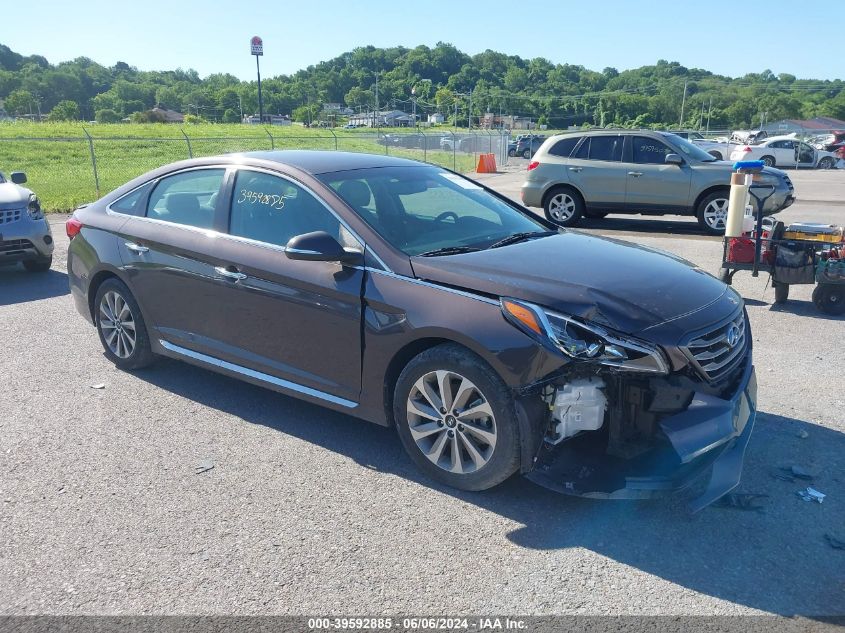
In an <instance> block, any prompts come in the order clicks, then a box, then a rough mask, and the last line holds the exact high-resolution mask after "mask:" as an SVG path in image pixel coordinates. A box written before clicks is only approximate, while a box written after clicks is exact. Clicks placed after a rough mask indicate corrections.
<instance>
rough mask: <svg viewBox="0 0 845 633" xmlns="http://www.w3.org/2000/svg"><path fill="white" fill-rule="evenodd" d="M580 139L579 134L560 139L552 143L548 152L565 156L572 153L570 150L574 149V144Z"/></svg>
mask: <svg viewBox="0 0 845 633" xmlns="http://www.w3.org/2000/svg"><path fill="white" fill-rule="evenodd" d="M580 140H581V137H580V136H576V137H574V138H564V139H561V140H559V141H558V142H557V143H555V144H554V145H552V148H551V149H550V150H549V154H551V155H552V156H563V157H564V158H566V157H568V156H569V155H570V154H571V153H572V150H573V149H575V146H576V145H578V141H580Z"/></svg>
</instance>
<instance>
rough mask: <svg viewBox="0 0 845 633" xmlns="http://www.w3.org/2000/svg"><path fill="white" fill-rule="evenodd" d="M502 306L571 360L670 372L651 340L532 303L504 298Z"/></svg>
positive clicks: (513, 319)
mask: <svg viewBox="0 0 845 633" xmlns="http://www.w3.org/2000/svg"><path fill="white" fill-rule="evenodd" d="M501 305H502V312H503V313H504V315H505V318H506V319H508V321H510V322H511V323H513V324H514V325H516V326H517V327H519V328H520V329H522V330H523V331H525V332H526V333H528V334H529V335H531V336H533V337H534V338H537V339H539V340H540V341H541V342H542V343H544V344H546V345H551V346H552V347H554V348H555V349H557V350H559V351H560V352H563V353H564V354H566V355H567V356H569V357H570V358H572V359H573V360H576V361H579V362H588V363H596V364H599V365H605V366H608V367H617V368H619V369H622V370H624V371H636V372H646V373H652V374H667V373H669V366H668V364H667V362H666V360H665V359H664V357H663V354H662V353H661V352H660V350H659V349H657V347H655V346H654V345H651V344H650V343H646V342H645V341H640V340H636V339H632V338H629V337H626V336H622V335H619V334H614V333H611V332H608V331H607V330H605V329H604V328H602V327H601V326H598V325H595V324H594V323H585V322H583V321H578V320H577V319H573V318H572V317H568V316H564V315H562V314H558V313H556V312H550V311H548V310H544V309H542V308H541V307H540V306H537V305H534V304H533V303H527V302H525V301H518V300H515V299H506V298H503V299H502V300H501Z"/></svg>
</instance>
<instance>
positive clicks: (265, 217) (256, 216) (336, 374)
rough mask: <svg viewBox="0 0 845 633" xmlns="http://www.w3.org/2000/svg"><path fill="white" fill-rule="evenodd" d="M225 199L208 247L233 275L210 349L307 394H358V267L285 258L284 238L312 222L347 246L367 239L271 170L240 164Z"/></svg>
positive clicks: (348, 398)
mask: <svg viewBox="0 0 845 633" xmlns="http://www.w3.org/2000/svg"><path fill="white" fill-rule="evenodd" d="M229 206H230V209H231V212H230V215H229V222H228V236H227V237H223V238H221V239H220V240H219V243H218V244H217V246H216V250H215V253H216V255H217V257H218V258H219V259H220V260H221V261H222V262H223V264H222V265H223V267H224V269H225V272H224V273H223V274H224V275H225V274H226V273H229V274H230V275H231V276H230V277H229V279H228V281H226V282H225V290H226V291H225V293H220V294H219V295H218V296H219V301H218V305H217V311H216V313H215V315H214V317H213V318H214V319H215V321H216V322H217V325H216V327H215V329H217V330H219V332H220V333H219V335H218V337H219V339H220V341H221V343H222V344H221V346H220V348H219V350H217V352H216V355H217V356H218V357H219V358H222V359H224V360H226V361H228V362H230V363H234V364H236V365H239V366H242V367H245V368H248V369H250V370H253V371H258V372H261V373H262V374H266V375H270V376H274V377H277V378H281V379H282V380H284V381H287V382H289V383H293V385H295V386H297V387H301V388H304V389H302V390H303V391H305V392H306V393H311V392H312V391H317V392H320V394H323V397H325V396H326V395H328V396H331V397H332V398H334V399H338V398H340V399H342V400H343V401H345V402H346V403H347V404H350V403H354V402H357V399H358V395H359V393H360V388H361V354H362V349H361V315H362V305H361V301H362V299H361V292H362V284H363V275H364V272H363V270H362V268H361V267H352V266H346V265H342V264H340V263H339V262H321V261H298V260H292V259H288V257H287V256H286V255H285V245H286V244H287V242H288V241H289V240H290V238H292V237H294V236H296V235H302V234H304V233H310V232H312V231H326V232H327V233H329V234H330V235H332V236H333V237H335V238H336V239H337V240H338V241H339V242H340V243H341V244H342V245H343V246H345V247H346V248H349V249H353V250H359V251H363V248H364V245H363V244H361V243H360V241H359V240H358V238H356V237H355V236H354V235H353V234H352V233H351V232H350V231H349V230H348V229H347V228H346V227H345V226H344V225H343V224H342V223H341V222H340V221H339V220H338V218H337V216H336V215H334V213H333V212H331V211H330V210H329V209H328V207H327V206H326V205H325V204H324V203H323V202H322V201H321V200H320V199H318V198H317V196H316V195H314V194H313V193H311V192H310V191H309V190H308V189H306V188H305V187H304V186H302V185H301V184H299V183H297V182H295V181H293V180H290V179H288V178H283V177H281V176H279V175H278V174H275V173H270V172H265V171H259V170H252V169H246V168H243V169H240V170H239V171H238V172H237V174H236V175H235V178H234V181H233V187H232V190H231V198H230V203H229ZM308 390H311V391H308ZM311 395H314V394H313V393H311ZM350 406H351V404H350Z"/></svg>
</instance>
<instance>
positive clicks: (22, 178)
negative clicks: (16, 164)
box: [11, 171, 26, 185]
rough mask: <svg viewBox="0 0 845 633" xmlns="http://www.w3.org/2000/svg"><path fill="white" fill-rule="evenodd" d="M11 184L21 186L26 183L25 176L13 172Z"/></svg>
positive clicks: (19, 172)
mask: <svg viewBox="0 0 845 633" xmlns="http://www.w3.org/2000/svg"><path fill="white" fill-rule="evenodd" d="M11 178H12V182H13V183H15V184H16V185H22V184H23V183H25V182H26V174H25V173H24V172H22V171H13V172H12V174H11Z"/></svg>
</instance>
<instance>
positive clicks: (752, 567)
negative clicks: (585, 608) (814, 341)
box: [136, 360, 845, 616]
mask: <svg viewBox="0 0 845 633" xmlns="http://www.w3.org/2000/svg"><path fill="white" fill-rule="evenodd" d="M136 375H137V376H138V377H139V378H141V379H143V380H145V381H147V382H149V383H151V384H153V385H156V386H158V387H160V388H162V389H164V390H167V391H169V392H172V393H176V394H178V395H180V396H183V397H186V398H189V399H192V400H194V401H196V402H198V403H201V404H203V405H205V406H209V407H213V408H215V409H218V410H220V411H224V412H226V413H229V414H231V415H232V416H235V417H237V418H240V419H242V420H244V421H245V422H248V423H251V424H261V425H264V426H267V427H270V428H272V429H275V430H277V431H279V432H282V433H286V434H288V435H292V436H294V437H297V438H299V439H302V440H304V441H307V442H311V443H313V444H315V445H318V446H321V447H323V448H325V449H327V450H330V451H333V452H336V453H339V454H342V455H345V456H348V457H350V458H352V459H354V460H355V461H356V462H357V463H359V464H361V465H362V466H364V467H366V468H370V469H374V470H378V471H382V472H389V473H392V474H395V475H397V476H400V477H403V478H405V479H408V480H411V481H414V482H416V483H418V484H420V485H424V486H428V487H431V488H434V489H436V490H438V491H440V492H443V493H445V494H450V495H452V496H455V497H457V498H460V499H461V500H463V501H465V502H467V503H471V504H474V505H476V506H478V507H479V508H482V509H484V510H486V511H488V512H494V513H496V514H499V515H501V516H503V517H506V518H508V519H510V520H512V521H515V522H517V523H519V524H521V525H522V527H520V528H518V529H516V530H514V531H513V532H510V533H509V534H506V535H505V536H506V537H507V538H508V539H509V540H510V541H512V542H513V543H514V544H515V545H517V546H520V547H525V548H530V549H534V550H549V551H552V550H557V549H562V548H579V547H581V548H585V549H589V550H592V551H594V552H596V553H598V554H600V555H602V556H606V557H608V558H611V559H613V560H615V561H617V562H619V563H622V564H624V565H627V566H630V567H633V568H635V569H637V570H640V571H642V572H645V573H648V574H651V575H654V576H657V577H659V578H662V579H664V580H666V581H667V582H671V583H673V584H677V585H680V586H682V587H686V588H687V589H689V590H690V591H695V592H700V593H703V594H707V595H709V596H715V597H717V598H720V599H722V600H725V601H728V602H732V603H736V604H740V605H743V606H746V607H751V608H754V609H759V610H761V611H766V612H770V613H776V614H784V615H795V614H799V615H804V616H829V615H842V614H845V600H843V599H842V598H843V595H844V594H843V592H845V552H843V551H837V550H834V549H832V548H830V547H829V546H828V545H827V544H826V542H825V538H824V534H825V533H828V532H831V533H834V534H839V536H840V538H845V535H843V534H842V531H843V528H842V526H843V525H845V510H843V508H845V492H843V491H845V486H843V485H842V484H843V481H845V475H843V471H842V466H841V464H842V456H843V455H845V435H843V434H842V433H839V432H837V431H834V430H831V429H828V428H825V427H821V426H818V425H816V424H812V423H809V422H804V421H801V420H797V419H792V418H785V417H780V416H777V415H772V414H766V413H761V414H759V415H758V418H757V425H756V428H755V432H754V435H753V436H752V441H751V445H750V446H749V450H748V454H747V456H746V462H745V473H744V476H743V482H742V484H741V486H740V488H739V489H738V491H742V492H749V493H759V494H764V495H768V499H767V500H766V505H765V507H764V508H763V509H762V510H761V511H748V510H739V509H732V508H718V507H710V508H707V509H705V510H703V511H702V512H700V513H699V514H696V515H692V516H691V515H689V514H688V513H687V511H686V509H685V499H684V498H682V496H681V495H678V496H675V497H670V498H664V499H655V500H650V501H637V502H633V501H599V500H588V499H578V498H573V497H567V496H562V495H559V494H556V493H554V492H551V491H548V490H545V489H543V488H540V487H537V486H535V485H534V484H532V483H530V482H529V481H527V480H525V479H523V478H521V477H519V476H514V477H512V478H511V479H509V480H508V481H506V482H505V483H504V484H502V485H500V486H498V487H496V488H494V489H492V490H489V491H486V492H479V493H469V492H462V491H458V490H454V489H451V488H446V487H444V486H441V485H439V484H437V483H434V482H432V481H431V480H429V479H427V478H426V477H425V476H424V475H422V474H421V473H420V472H419V471H418V470H417V469H416V468H415V467H414V465H413V464H412V463H411V461H410V459H408V458H407V457H406V455H405V453H404V451H403V449H402V446H401V444H400V442H399V439H398V437H397V436H396V434H395V432H394V431H393V430H392V429H389V428H385V427H381V426H377V425H374V424H370V423H367V422H364V421H361V420H357V419H355V418H352V417H350V416H347V415H344V414H341V413H336V412H333V411H329V410H327V409H323V408H321V407H318V406H315V405H311V404H308V403H305V402H302V401H300V400H297V399H294V398H289V397H286V396H283V395H280V394H277V393H274V392H271V391H268V390H265V389H261V388H259V387H255V386H253V385H249V384H246V383H242V382H239V381H236V380H234V379H230V378H227V377H225V376H221V375H218V374H214V373H212V372H208V371H206V370H203V369H199V368H196V367H193V366H189V365H185V364H182V363H178V362H176V361H171V360H162V361H160V362H159V363H157V364H156V365H155V366H154V367H153V368H152V369H150V370H146V371H143V372H139V373H137V374H136ZM840 413H841V412H840ZM802 432H806V434H807V437H806V438H802V437H801V436H803V435H804V433H802ZM793 464H798V465H801V466H802V467H803V468H805V469H806V470H808V471H809V472H813V473H817V477H816V479H815V481H814V482H813V485H814V486H815V487H817V488H818V489H819V490H821V491H822V492H825V493H828V494H829V497H828V499H827V500H825V502H824V503H823V504H817V503H808V502H805V501H802V500H801V499H799V498H798V497H797V495H796V492H797V491H798V490H799V489H802V488H804V487H806V486H807V484H808V482H806V481H800V480H796V481H795V482H787V481H783V480H781V479H778V478H776V477H774V476H773V475H775V474H779V473H780V472H781V471H780V470H779V468H780V467H782V466H786V467H789V466H791V465H793ZM314 476H315V477H319V471H318V470H315V475H314ZM567 573H577V570H570V571H569V572H567ZM539 590H542V588H540V587H538V591H539ZM604 590H607V588H605V589H604Z"/></svg>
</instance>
